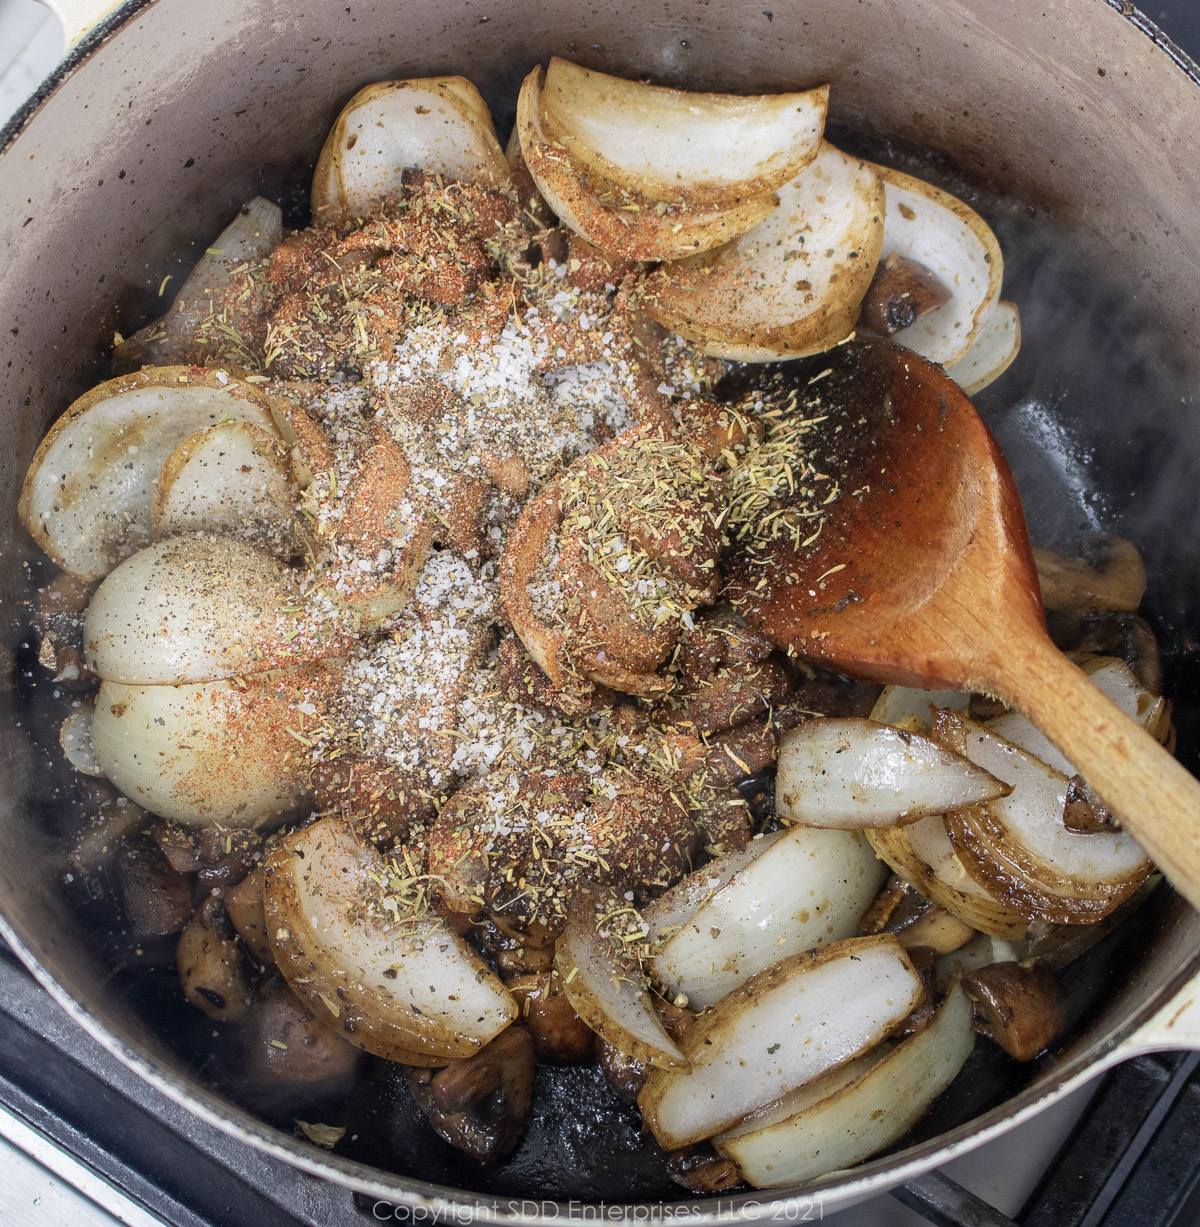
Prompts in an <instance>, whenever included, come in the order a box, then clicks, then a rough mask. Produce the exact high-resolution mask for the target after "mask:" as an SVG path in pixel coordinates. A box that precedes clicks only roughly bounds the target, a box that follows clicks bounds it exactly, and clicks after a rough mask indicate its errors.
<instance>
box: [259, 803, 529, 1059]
mask: <svg viewBox="0 0 1200 1227" xmlns="http://www.w3.org/2000/svg"><path fill="white" fill-rule="evenodd" d="M402 876H407V870H405V871H399V870H397V869H396V867H395V863H394V862H392V863H391V864H389V862H388V861H386V860H385V859H384V858H383V857H382V856H380V855H379V853H378V852H376V851H375V850H374V849H373V848H369V847H363V846H361V845H360V844H359V842H358V840H357V839H356V838H355V837H354V835H353V833H352V832H351V830H350V828H349V827H348V826H347V825H346V824H345V823H344V822H343V821H342V820H341V819H340V818H323V819H322V820H321V821H320V822H316V823H314V824H313V825H312V826H310V827H305V828H304V829H303V830H300V831H296V832H294V833H293V834H292V835H290V836H288V838H287V839H285V840H284V841H282V842H281V843H280V844H279V845H278V846H277V847H276V848H275V850H274V851H273V852H272V853H271V856H270V859H269V860H268V861H267V885H266V912H267V936H268V937H269V939H270V942H271V949H272V951H273V952H274V954H275V961H276V962H277V963H278V964H279V969H280V971H282V972H283V976H284V979H286V980H287V982H288V985H289V986H290V987H291V989H292V991H293V992H294V993H295V994H296V995H297V996H298V997H300V998H301V1000H303V1001H305V1002H307V1004H308V1005H309V1007H310V1008H311V1009H312V1011H313V1013H314V1014H316V1016H317V1017H318V1018H320V1019H321V1021H322V1022H325V1023H327V1024H328V1025H330V1026H331V1027H333V1028H334V1029H335V1030H340V1032H341V1033H342V1034H343V1035H344V1036H345V1037H346V1039H348V1040H349V1041H350V1042H351V1043H352V1044H357V1045H358V1047H359V1048H363V1049H365V1050H366V1051H367V1052H370V1053H374V1054H375V1055H376V1056H379V1057H384V1058H385V1059H387V1060H393V1061H402V1062H405V1063H406V1064H428V1063H430V1062H429V1061H427V1060H423V1059H421V1058H420V1057H419V1056H418V1058H417V1059H416V1060H414V1059H413V1058H414V1055H415V1054H424V1056H425V1057H438V1058H443V1059H446V1058H454V1057H469V1056H473V1055H474V1054H475V1053H476V1052H478V1051H479V1050H480V1049H481V1048H482V1047H483V1046H484V1045H485V1044H486V1043H487V1042H488V1041H489V1040H490V1039H492V1038H493V1037H494V1036H496V1035H498V1034H499V1033H500V1032H501V1031H503V1030H504V1028H505V1027H507V1026H508V1024H509V1023H510V1022H512V1021H513V1020H514V1019H515V1018H516V1016H517V1005H516V1002H515V1001H514V1000H513V998H512V996H511V995H510V994H509V992H508V990H507V989H505V987H504V985H503V984H501V983H500V981H499V979H498V978H497V977H496V974H495V973H494V972H493V971H492V970H491V969H490V968H489V967H488V966H487V965H486V964H485V963H484V962H483V960H482V959H480V958H479V956H478V955H477V954H475V952H474V951H473V950H472V949H471V947H470V946H468V945H467V943H466V942H465V941H464V940H463V939H462V938H461V937H459V936H458V934H457V933H455V932H453V931H452V930H449V929H447V928H446V927H445V926H444V925H443V924H442V923H441V922H440V921H439V920H438V919H437V918H436V917H434V916H432V915H429V914H425V915H420V914H415V915H409V914H405V913H404V911H403V910H391V909H389V908H388V907H387V904H388V902H389V896H388V894H387V888H388V883H389V882H390V881H391V880H392V878H395V877H402ZM391 902H392V903H393V904H395V902H396V901H395V899H392V900H391Z"/></svg>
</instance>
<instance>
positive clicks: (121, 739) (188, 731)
mask: <svg viewBox="0 0 1200 1227" xmlns="http://www.w3.org/2000/svg"><path fill="white" fill-rule="evenodd" d="M339 676H340V674H339V673H338V671H328V670H326V669H323V668H322V667H320V666H316V667H314V668H312V669H306V668H299V669H290V670H284V671H280V672H278V673H266V674H259V675H257V676H255V677H251V678H246V679H244V680H243V681H241V683H240V684H235V683H233V682H227V681H220V682H204V683H200V684H197V685H191V686H124V685H122V684H121V683H119V682H104V683H103V684H102V685H101V687H100V691H99V693H98V694H97V696H96V711H95V715H94V716H93V718H92V749H93V752H94V754H95V757H96V762H97V763H98V764H99V766H100V768H101V769H102V771H103V773H104V774H105V775H106V776H107V777H108V778H109V779H110V780H111V781H112V782H113V783H114V784H115V785H116V786H117V787H118V788H119V789H120V790H121V791H122V792H123V793H124V794H125V795H126V796H127V797H129V798H131V799H132V800H134V801H136V802H137V803H138V804H139V805H141V806H143V807H144V808H145V809H148V810H150V811H152V812H153V813H155V814H159V815H161V816H162V817H163V818H171V819H174V820H175V821H176V822H180V823H182V824H183V825H185V826H192V827H204V826H213V825H215V824H220V825H222V826H232V827H259V826H263V825H269V824H271V823H273V822H276V821H277V820H278V819H281V818H284V817H286V816H287V815H289V814H293V813H295V812H296V810H297V808H298V807H299V806H300V804H301V803H302V802H303V801H304V799H305V798H306V797H307V796H308V795H309V784H308V776H309V768H310V764H309V762H308V760H307V757H306V756H305V754H304V752H303V740H304V738H305V735H306V731H307V730H309V729H311V728H312V727H313V726H314V725H315V724H316V723H319V719H320V713H321V712H322V711H323V710H324V707H325V700H326V696H327V694H328V691H329V689H330V687H331V686H333V685H336V684H337V678H338V677H339Z"/></svg>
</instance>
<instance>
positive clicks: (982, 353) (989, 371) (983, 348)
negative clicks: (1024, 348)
mask: <svg viewBox="0 0 1200 1227" xmlns="http://www.w3.org/2000/svg"><path fill="white" fill-rule="evenodd" d="M1020 351H1021V314H1020V312H1019V311H1018V310H1017V304H1016V303H1015V302H998V303H997V304H996V305H995V307H993V308H992V313H991V314H990V315H989V316H988V318H987V322H986V323H985V324H984V325H983V327H982V328H981V329H980V330H979V333H978V335H977V336H976V337H975V340H974V341H972V342H971V347H970V348H969V349H968V350H967V352H966V353H965V354H963V355H962V356H961V357H959V358H956V359H955V360H954V361H953V362H952V363H951V364H950V365H949V366H948V367H946V374H947V375H949V376H950V377H951V378H952V379H953V380H954V381H955V382H956V383H957V384H958V385H959V387H961V388H962V390H963V391H964V392H965V393H966V394H967V395H968V396H974V395H975V393H976V392H982V391H983V389H984V388H986V387H987V386H988V384H990V383H993V382H994V381H995V380H997V379H999V378H1000V376H1001V375H1003V374H1004V372H1005V371H1007V370H1008V368H1009V367H1010V366H1012V364H1013V362H1014V361H1015V360H1016V357H1017V354H1018V353H1020Z"/></svg>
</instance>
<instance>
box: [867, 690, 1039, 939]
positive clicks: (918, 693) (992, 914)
mask: <svg viewBox="0 0 1200 1227" xmlns="http://www.w3.org/2000/svg"><path fill="white" fill-rule="evenodd" d="M970 700H971V696H970V695H969V694H967V693H965V692H962V691H957V690H917V689H914V688H912V687H909V686H885V687H884V689H883V693H882V694H880V696H879V698H878V699H877V700H876V703H875V706H874V708H873V709H872V711H871V719H873V720H879V721H884V722H886V723H888V724H895V725H899V726H900V727H902V728H909V729H912V730H913V731H925V732H927V731H928V728H929V725H928V722H929V720H930V719H932V716H933V713H934V712H935V711H937V710H938V709H940V708H944V709H947V710H954V711H963V712H965V711H966V710H967V707H968V705H969V703H970ZM866 834H867V839H868V840H869V841H870V843H871V846H872V847H873V848H874V849H875V851H876V853H877V854H878V855H879V856H880V857H881V858H882V859H883V860H884V861H885V862H886V863H887V864H888V865H889V866H891V868H892V869H893V870H895V872H896V873H898V874H899V875H900V876H901V877H902V878H905V879H906V880H907V881H909V882H911V883H912V884H913V885H914V886H915V887H916V888H917V889H918V890H919V891H920V892H921V893H922V894H923V895H925V896H926V897H927V898H929V899H932V900H933V902H934V903H936V904H938V905H940V906H941V907H944V908H945V909H946V911H948V912H950V913H951V914H952V915H954V916H956V917H958V919H959V920H962V921H964V922H965V923H966V924H969V925H970V926H971V927H972V928H973V929H979V930H980V931H981V932H983V933H987V934H991V935H994V936H996V937H999V938H1008V939H1016V938H1022V937H1024V936H1025V932H1026V930H1027V929H1028V927H1029V922H1028V920H1027V919H1026V917H1025V916H1024V915H1023V914H1022V913H1021V912H1020V911H1018V910H1016V909H1015V908H1012V907H1008V906H1007V905H1006V904H1005V903H1004V902H1003V901H1002V900H1001V899H1000V898H999V897H998V896H997V895H996V894H994V893H993V892H992V891H990V890H989V889H987V888H986V887H985V886H983V885H982V884H980V883H979V882H977V881H976V880H975V879H974V878H973V877H972V876H971V875H970V874H969V873H968V872H967V869H966V866H965V865H964V864H963V863H962V861H961V860H960V859H959V856H958V852H957V851H956V850H955V847H954V845H953V844H952V843H951V842H950V836H949V834H948V833H947V831H946V821H945V818H944V817H943V816H942V815H941V814H930V815H929V816H928V817H926V818H921V819H919V820H918V821H917V822H914V823H912V825H911V826H907V827H890V828H888V827H881V828H878V829H876V830H873V831H868V832H867V833H866Z"/></svg>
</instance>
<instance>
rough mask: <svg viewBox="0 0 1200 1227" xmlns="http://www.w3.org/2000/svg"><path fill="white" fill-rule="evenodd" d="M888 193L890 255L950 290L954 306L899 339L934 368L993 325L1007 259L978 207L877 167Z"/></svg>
mask: <svg viewBox="0 0 1200 1227" xmlns="http://www.w3.org/2000/svg"><path fill="white" fill-rule="evenodd" d="M875 169H876V170H877V171H878V172H879V175H880V177H881V178H882V179H883V182H884V185H885V190H886V193H887V214H886V218H885V221H884V228H883V256H884V257H885V258H886V257H887V256H890V255H891V254H892V253H893V252H895V253H896V254H897V255H900V256H904V257H906V258H907V259H910V260H916V261H917V263H918V264H923V265H924V266H925V267H926V268H927V269H928V270H929V271H930V272H931V273H933V275H934V276H935V277H937V279H938V280H939V281H941V282H942V284H943V285H945V286H946V287H947V288H948V289H949V290H950V291H951V298H950V301H949V302H946V303H943V304H942V306H940V307H938V308H937V309H936V310H934V311H930V312H929V313H928V314H927V315H923V316H921V317H920V319H918V320H916V321H915V322H914V323H913V324H911V325H910V326H909V327H907V328H904V329H901V330H900V331H899V332H897V333H895V334H894V335H893V337H892V340H894V341H895V342H896V343H897V344H899V345H903V346H905V347H906V348H907V349H912V350H915V351H916V352H917V353H919V354H920V355H921V356H922V357H923V358H928V359H929V361H930V362H940V363H942V364H943V365H946V364H948V363H951V362H955V361H957V360H958V359H959V358H961V357H962V356H963V355H964V354H965V353H966V352H967V351H968V350H969V349H970V348H971V346H972V344H973V343H974V341H975V339H976V337H977V336H979V334H980V333H981V332H982V331H983V328H984V326H985V325H986V324H987V322H988V320H989V318H990V316H991V313H992V309H993V307H994V306H995V303H996V300H997V298H998V297H999V294H1000V284H1001V282H1002V281H1003V279H1004V256H1003V254H1002V253H1001V251H1000V244H999V243H997V242H996V236H995V235H994V234H993V233H992V231H991V229H990V228H989V226H988V224H987V223H986V222H985V221H984V220H983V218H982V217H980V216H979V214H978V213H976V212H975V211H974V209H971V208H969V207H968V206H967V205H965V204H963V202H962V201H961V200H959V199H958V198H957V197H955V196H951V195H950V193H949V192H943V191H942V190H941V188H936V187H934V186H933V184H931V183H926V182H925V181H924V180H923V179H917V178H914V177H913V176H912V175H906V174H904V173H902V172H901V171H898V170H891V169H890V168H888V167H886V166H877V167H876V168H875Z"/></svg>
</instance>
